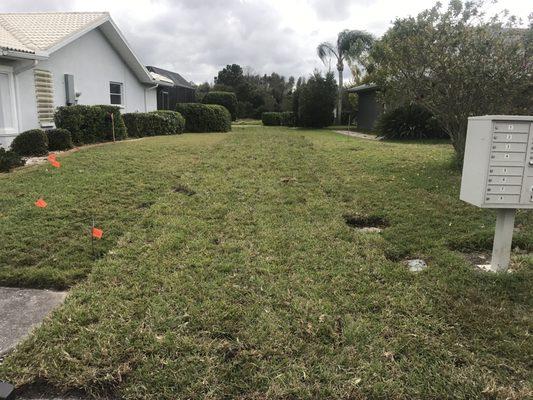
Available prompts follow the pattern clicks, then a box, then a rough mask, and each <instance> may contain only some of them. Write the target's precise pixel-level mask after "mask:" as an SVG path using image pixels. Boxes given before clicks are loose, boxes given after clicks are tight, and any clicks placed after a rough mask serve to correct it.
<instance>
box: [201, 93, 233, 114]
mask: <svg viewBox="0 0 533 400" xmlns="http://www.w3.org/2000/svg"><path fill="white" fill-rule="evenodd" d="M202 103H204V104H218V105H220V106H224V107H226V108H227V109H228V111H229V113H230V114H231V120H232V121H235V120H236V119H237V96H236V95H235V93H232V92H216V91H215V92H209V93H207V94H206V95H205V96H204V98H203V100H202Z"/></svg>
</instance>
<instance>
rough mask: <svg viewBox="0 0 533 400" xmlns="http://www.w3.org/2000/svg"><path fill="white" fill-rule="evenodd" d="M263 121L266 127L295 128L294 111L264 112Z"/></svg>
mask: <svg viewBox="0 0 533 400" xmlns="http://www.w3.org/2000/svg"><path fill="white" fill-rule="evenodd" d="M261 120H262V122H263V125H265V126H294V125H295V117H294V112H292V111H283V112H264V113H263V114H262V115H261Z"/></svg>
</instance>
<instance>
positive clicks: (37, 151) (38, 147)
mask: <svg viewBox="0 0 533 400" xmlns="http://www.w3.org/2000/svg"><path fill="white" fill-rule="evenodd" d="M11 149H12V150H13V151H14V152H15V153H17V154H18V155H20V156H28V157H30V156H44V155H45V154H47V153H48V137H47V136H46V133H45V132H44V131H43V130H42V129H31V130H29V131H25V132H22V133H21V134H19V135H18V136H16V137H15V139H13V142H12V143H11Z"/></svg>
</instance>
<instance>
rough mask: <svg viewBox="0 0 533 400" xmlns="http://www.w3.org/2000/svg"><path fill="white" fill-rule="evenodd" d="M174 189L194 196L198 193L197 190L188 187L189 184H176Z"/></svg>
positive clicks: (176, 191)
mask: <svg viewBox="0 0 533 400" xmlns="http://www.w3.org/2000/svg"><path fill="white" fill-rule="evenodd" d="M172 191H173V192H174V193H182V194H185V195H187V196H193V195H195V194H196V192H195V191H194V190H192V189H190V188H188V187H187V186H185V185H182V184H178V185H176V186H175V187H174V188H173V189H172Z"/></svg>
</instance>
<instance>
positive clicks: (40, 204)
mask: <svg viewBox="0 0 533 400" xmlns="http://www.w3.org/2000/svg"><path fill="white" fill-rule="evenodd" d="M35 205H36V206H37V207H39V208H45V207H46V206H47V205H48V204H46V201H44V200H43V199H39V200H37V201H36V202H35Z"/></svg>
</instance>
